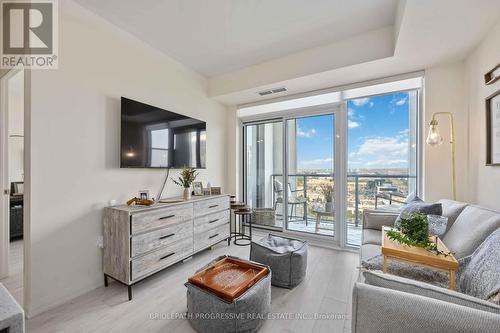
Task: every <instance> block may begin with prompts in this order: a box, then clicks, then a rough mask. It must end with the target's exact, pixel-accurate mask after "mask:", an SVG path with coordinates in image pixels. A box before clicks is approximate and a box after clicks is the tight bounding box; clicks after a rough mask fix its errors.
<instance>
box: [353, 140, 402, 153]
mask: <svg viewBox="0 0 500 333" xmlns="http://www.w3.org/2000/svg"><path fill="white" fill-rule="evenodd" d="M357 154H358V155H368V156H405V155H407V154H408V140H405V139H404V138H401V137H399V136H396V137H368V138H364V141H363V142H362V143H361V145H360V146H359V148H358V151H357Z"/></svg>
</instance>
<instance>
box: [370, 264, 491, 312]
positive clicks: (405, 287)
mask: <svg viewBox="0 0 500 333" xmlns="http://www.w3.org/2000/svg"><path fill="white" fill-rule="evenodd" d="M363 277H364V279H365V283H366V284H369V285H372V286H377V287H382V288H386V289H391V290H398V291H403V292H406V293H410V294H415V295H420V296H425V297H429V298H433V299H438V300H442V301H445V302H449V303H455V304H458V305H462V306H467V307H470V308H474V309H477V310H482V311H487V312H491V313H495V314H500V306H497V305H495V304H492V303H490V302H487V301H483V300H481V299H478V298H476V297H472V296H469V295H465V294H462V293H459V292H456V291H453V290H449V289H447V288H440V287H436V286H433V285H430V284H428V283H425V282H420V281H415V280H410V279H405V278H402V277H399V276H395V275H391V274H384V273H382V272H376V271H367V272H363Z"/></svg>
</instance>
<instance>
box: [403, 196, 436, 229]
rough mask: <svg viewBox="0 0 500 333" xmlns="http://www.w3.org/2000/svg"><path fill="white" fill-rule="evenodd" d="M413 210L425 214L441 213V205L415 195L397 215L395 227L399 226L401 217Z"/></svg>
mask: <svg viewBox="0 0 500 333" xmlns="http://www.w3.org/2000/svg"><path fill="white" fill-rule="evenodd" d="M414 212H420V213H423V214H426V215H443V206H442V205H441V204H440V203H428V202H425V201H422V199H420V198H419V197H417V196H415V198H413V200H412V201H410V202H408V203H407V204H406V205H405V206H404V207H403V209H402V210H401V212H400V213H399V216H398V217H397V219H396V221H395V222H394V226H395V227H396V228H398V227H399V225H400V222H401V217H404V216H407V215H410V214H411V213H414Z"/></svg>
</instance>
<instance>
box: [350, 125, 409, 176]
mask: <svg viewBox="0 0 500 333" xmlns="http://www.w3.org/2000/svg"><path fill="white" fill-rule="evenodd" d="M407 158H408V132H407V131H401V132H399V133H398V134H397V135H396V136H393V137H365V138H362V142H361V144H360V145H359V146H358V148H357V150H355V151H353V152H351V153H350V154H349V164H350V165H353V166H354V165H355V166H356V167H372V168H374V167H378V168H383V167H406V166H407V165H408V160H407Z"/></svg>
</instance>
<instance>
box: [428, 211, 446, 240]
mask: <svg viewBox="0 0 500 333" xmlns="http://www.w3.org/2000/svg"><path fill="white" fill-rule="evenodd" d="M427 223H428V225H429V233H430V234H431V235H434V236H438V237H441V238H442V237H443V235H444V234H445V233H446V230H447V227H448V218H447V217H446V216H439V215H427Z"/></svg>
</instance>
